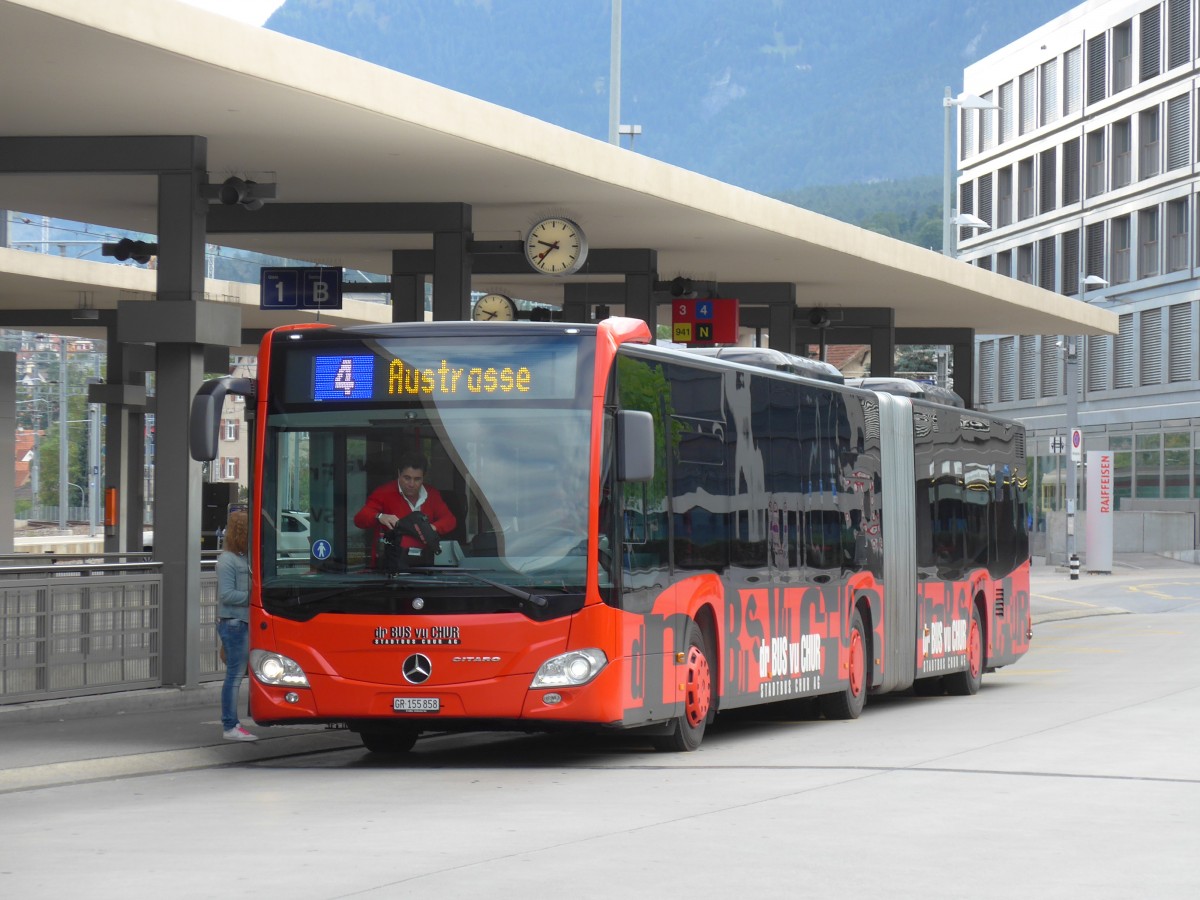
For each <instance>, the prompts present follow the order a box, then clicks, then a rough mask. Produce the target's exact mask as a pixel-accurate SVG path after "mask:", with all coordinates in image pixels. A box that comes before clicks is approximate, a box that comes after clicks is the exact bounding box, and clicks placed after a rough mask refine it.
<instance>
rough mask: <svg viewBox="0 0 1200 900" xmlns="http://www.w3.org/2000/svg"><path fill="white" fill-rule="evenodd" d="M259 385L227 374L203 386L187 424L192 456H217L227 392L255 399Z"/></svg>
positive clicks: (201, 459)
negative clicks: (222, 411)
mask: <svg viewBox="0 0 1200 900" xmlns="http://www.w3.org/2000/svg"><path fill="white" fill-rule="evenodd" d="M256 392H257V384H256V383H255V382H254V381H253V380H252V379H250V378H234V377H233V376H232V375H225V376H223V377H221V378H214V379H212V380H211V381H206V382H204V384H202V385H200V390H198V391H196V396H195V397H193V398H192V415H191V420H190V422H189V423H188V449H189V450H191V453H192V459H194V460H197V461H198V462H207V461H208V460H212V459H216V458H217V441H218V440H219V439H220V436H221V435H220V431H221V410H222V407H224V405H225V396H226V395H227V394H238V395H240V396H242V397H246V398H247V399H253V397H254V396H255V394H256Z"/></svg>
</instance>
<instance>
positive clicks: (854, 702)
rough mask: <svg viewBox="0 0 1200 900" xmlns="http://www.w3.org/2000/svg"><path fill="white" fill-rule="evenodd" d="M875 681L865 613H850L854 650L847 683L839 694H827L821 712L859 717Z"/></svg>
mask: <svg viewBox="0 0 1200 900" xmlns="http://www.w3.org/2000/svg"><path fill="white" fill-rule="evenodd" d="M870 683H871V644H870V641H868V639H867V636H866V632H865V630H864V629H863V621H862V614H861V613H860V612H859V611H858V610H857V609H856V610H854V615H853V616H851V617H850V653H849V666H848V671H847V673H846V686H845V687H844V688H842V690H840V691H838V692H837V693H836V694H824V695H823V696H822V697H821V699H820V703H821V712H823V713H824V714H825V718H827V719H857V718H858V716H859V714H860V713H861V712H862V711H863V706H865V705H866V702H867V689H868V686H869V685H870Z"/></svg>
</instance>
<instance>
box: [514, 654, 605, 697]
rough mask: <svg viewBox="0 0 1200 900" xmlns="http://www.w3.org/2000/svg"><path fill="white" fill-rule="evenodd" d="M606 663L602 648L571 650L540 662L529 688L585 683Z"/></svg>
mask: <svg viewBox="0 0 1200 900" xmlns="http://www.w3.org/2000/svg"><path fill="white" fill-rule="evenodd" d="M606 665H608V657H607V656H605V655H604V651H603V650H598V649H596V648H595V647H589V648H588V649H586V650H572V651H571V652H570V653H563V654H561V655H559V656H555V657H553V658H551V659H548V660H546V661H545V662H544V663H542V666H541V668H540V669H538V670H537V674H536V675H534V676H533V682H532V683H531V684H530V685H529V687H530V688H555V687H576V686H578V685H581V684H587V683H588V682H589V681H591V680H592V679H593V678H595V677H596V676H597V675H599V674H600V670H601V669H603V668H604V667H605V666H606Z"/></svg>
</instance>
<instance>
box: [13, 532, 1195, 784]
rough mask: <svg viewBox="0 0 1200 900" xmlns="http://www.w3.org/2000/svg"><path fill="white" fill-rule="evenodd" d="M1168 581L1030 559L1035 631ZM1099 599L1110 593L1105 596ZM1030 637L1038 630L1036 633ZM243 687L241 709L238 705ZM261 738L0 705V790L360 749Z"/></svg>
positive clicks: (134, 698) (193, 716)
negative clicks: (1123, 593)
mask: <svg viewBox="0 0 1200 900" xmlns="http://www.w3.org/2000/svg"><path fill="white" fill-rule="evenodd" d="M1174 575H1179V576H1200V566H1196V565H1192V564H1190V563H1185V562H1180V561H1177V560H1173V559H1169V558H1165V557H1159V556H1155V555H1152V554H1137V555H1123V556H1120V557H1118V558H1116V559H1115V560H1114V566H1113V572H1112V573H1111V574H1109V575H1092V574H1087V573H1081V574H1080V576H1079V578H1078V579H1077V580H1072V579H1071V576H1070V572H1069V571H1068V570H1067V569H1066V568H1062V567H1057V566H1051V565H1046V564H1045V562H1044V561H1042V560H1035V565H1034V568H1033V572H1032V577H1031V591H1032V598H1031V605H1032V608H1033V619H1034V629H1035V632H1036V629H1037V627H1038V625H1041V624H1045V623H1049V622H1054V621H1060V620H1064V619H1073V618H1081V617H1085V616H1107V615H1124V614H1127V612H1128V611H1127V610H1125V609H1120V608H1117V607H1115V606H1112V605H1110V604H1108V603H1106V602H1104V601H1103V600H1102V599H1099V598H1097V597H1096V596H1095V595H1096V594H1097V593H1101V592H1100V591H1098V590H1097V589H1098V588H1101V587H1103V588H1113V587H1117V588H1120V587H1122V586H1126V585H1137V584H1139V583H1144V582H1147V581H1154V580H1162V579H1169V578H1171V577H1173V576H1174ZM1103 593H1105V594H1108V595H1111V593H1112V591H1109V590H1105V591H1103ZM1034 639H1035V641H1036V639H1037V638H1036V633H1035V638H1034ZM245 690H246V688H245V686H244V685H243V696H242V701H241V704H240V706H241V708H242V709H245V707H246V700H245ZM243 721H244V723H245V724H246V725H247V726H248V727H249V728H250V729H251V730H252V731H255V732H256V733H258V734H259V735H260V737H261V740H259V741H257V742H254V743H246V744H239V743H234V742H230V741H225V740H223V738H222V737H221V726H220V682H212V683H208V684H205V685H202V686H201V687H198V688H193V689H178V688H169V687H167V688H156V689H150V690H140V691H126V692H118V693H113V694H101V695H97V696H92V697H77V698H71V699H67V700H43V701H37V702H32V703H23V704H10V705H3V706H0V794H2V793H5V792H8V791H13V790H18V791H19V790H28V789H30V788H36V787H40V786H46V785H49V784H64V783H77V782H79V781H81V780H82V781H88V780H93V779H96V778H100V777H113V775H114V774H118V775H119V774H120V773H121V772H127V773H128V774H129V775H135V774H136V775H141V774H149V773H155V772H172V771H186V770H189V769H197V768H204V767H208V766H212V765H236V764H241V763H246V762H253V761H255V760H258V759H265V758H279V757H282V756H288V755H293V754H297V755H298V754H304V753H313V752H320V751H321V750H326V749H327V750H335V749H344V748H345V747H346V746H347V745H353V746H359V741H358V737H357V736H356V735H354V734H352V733H351V732H349V731H345V730H341V729H330V728H326V727H324V726H289V727H273V728H257V727H255V726H254V725H253V724H252V723H250V722H249V721H248V718H246V717H244V718H243Z"/></svg>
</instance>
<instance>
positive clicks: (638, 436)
mask: <svg viewBox="0 0 1200 900" xmlns="http://www.w3.org/2000/svg"><path fill="white" fill-rule="evenodd" d="M617 436H618V456H617V478H618V479H619V480H620V481H650V480H651V479H652V478H653V477H654V417H653V416H652V415H650V413H648V412H644V411H642V410H638V409H623V410H620V411H619V412H618V413H617Z"/></svg>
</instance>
